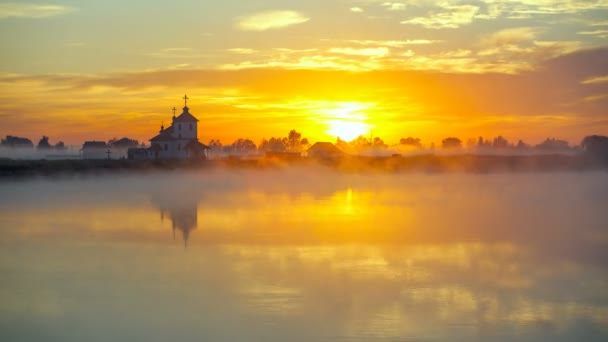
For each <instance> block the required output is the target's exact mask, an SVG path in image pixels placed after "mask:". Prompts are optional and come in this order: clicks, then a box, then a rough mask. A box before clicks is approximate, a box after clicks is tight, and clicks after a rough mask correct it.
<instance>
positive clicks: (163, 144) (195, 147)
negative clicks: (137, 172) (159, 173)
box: [129, 95, 209, 159]
mask: <svg viewBox="0 0 608 342" xmlns="http://www.w3.org/2000/svg"><path fill="white" fill-rule="evenodd" d="M175 111H176V109H175V107H174V108H173V118H172V120H171V125H170V126H169V127H167V128H165V127H164V125H161V126H160V131H159V132H158V134H157V135H156V136H155V137H153V138H152V139H150V143H151V146H150V147H149V148H147V149H130V150H129V159H204V158H206V157H207V150H209V147H208V146H207V145H205V144H203V143H201V142H199V141H198V119H197V118H196V117H194V115H192V113H190V108H188V96H186V95H184V108H183V109H182V113H181V114H180V115H178V116H175Z"/></svg>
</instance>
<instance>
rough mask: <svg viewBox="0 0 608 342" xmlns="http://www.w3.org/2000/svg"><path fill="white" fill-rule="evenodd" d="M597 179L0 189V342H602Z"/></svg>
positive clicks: (80, 183) (607, 281)
mask: <svg viewBox="0 0 608 342" xmlns="http://www.w3.org/2000/svg"><path fill="white" fill-rule="evenodd" d="M607 208H608V175H607V174H605V173H577V174H574V173H572V174H567V173H564V174H517V175H509V174H502V175H457V174H450V175H446V174H443V175H354V174H353V175H343V174H338V173H331V172H328V171H322V170H318V169H304V170H284V171H266V172H255V171H242V172H225V173H222V172H215V173H210V172H205V173H193V172H190V173H185V172H174V173H163V174H146V175H123V176H90V177H81V178H75V179H60V180H27V181H18V182H7V181H4V182H2V183H0V275H1V277H0V340H2V341H41V340H45V341H112V340H116V341H119V340H120V341H134V340H145V341H168V340H175V341H446V340H449V341H471V340H479V341H512V340H520V341H526V340H530V341H541V340H547V341H560V340H561V341H571V340H585V341H592V340H597V341H600V340H606V339H608V269H607V267H606V266H607V265H606V264H607V262H608V249H607V247H608V230H607V229H608V210H607Z"/></svg>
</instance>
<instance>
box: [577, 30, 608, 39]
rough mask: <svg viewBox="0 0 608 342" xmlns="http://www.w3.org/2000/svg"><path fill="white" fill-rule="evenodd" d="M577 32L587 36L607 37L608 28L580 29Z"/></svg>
mask: <svg viewBox="0 0 608 342" xmlns="http://www.w3.org/2000/svg"><path fill="white" fill-rule="evenodd" d="M577 33H578V34H582V35H587V36H596V37H598V38H606V37H608V30H593V31H580V32H577Z"/></svg>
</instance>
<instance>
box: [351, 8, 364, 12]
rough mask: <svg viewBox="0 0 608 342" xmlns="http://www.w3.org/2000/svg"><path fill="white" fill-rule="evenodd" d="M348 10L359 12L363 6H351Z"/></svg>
mask: <svg viewBox="0 0 608 342" xmlns="http://www.w3.org/2000/svg"><path fill="white" fill-rule="evenodd" d="M350 11H351V12H355V13H361V12H363V8H361V7H351V8H350Z"/></svg>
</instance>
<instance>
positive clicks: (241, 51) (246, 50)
mask: <svg viewBox="0 0 608 342" xmlns="http://www.w3.org/2000/svg"><path fill="white" fill-rule="evenodd" d="M226 51H228V52H232V53H237V54H241V55H250V54H253V53H256V52H257V50H254V49H249V48H232V49H226Z"/></svg>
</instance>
